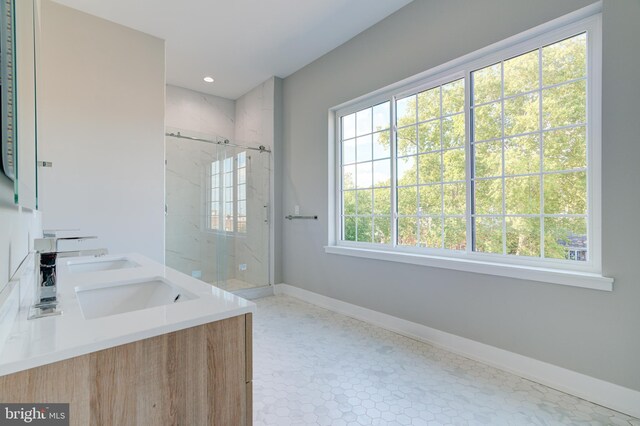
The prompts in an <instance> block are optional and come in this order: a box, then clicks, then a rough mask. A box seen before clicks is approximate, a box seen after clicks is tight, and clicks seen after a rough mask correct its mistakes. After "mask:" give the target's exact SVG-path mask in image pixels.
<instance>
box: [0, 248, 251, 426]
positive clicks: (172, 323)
mask: <svg viewBox="0 0 640 426" xmlns="http://www.w3.org/2000/svg"><path fill="white" fill-rule="evenodd" d="M25 269H26V270H24V271H22V276H23V277H24V276H27V277H29V275H31V277H32V278H33V271H32V270H31V271H29V270H28V269H29V268H28V267H27V268H25ZM31 269H33V268H31ZM21 281H22V282H20V281H19V280H18V281H16V280H14V283H13V286H14V288H11V289H10V290H11V291H12V296H11V297H9V299H8V300H7V301H5V306H4V308H3V309H2V310H1V311H0V318H1V319H2V322H1V323H0V401H2V402H23V403H24V402H38V403H58V402H59V403H69V404H70V424H72V425H88V424H97V425H107V424H118V425H164V424H185V425H196V424H198V425H224V426H226V425H248V424H251V411H252V401H251V395H252V383H251V381H252V368H251V366H252V314H253V313H254V311H255V305H254V304H253V303H251V302H249V301H246V300H244V299H241V298H239V297H237V296H235V295H233V294H231V293H227V292H225V291H223V290H220V289H218V288H216V287H213V286H211V285H209V284H206V283H203V282H201V281H198V280H196V279H193V278H191V277H189V276H186V275H184V274H181V273H179V272H177V271H175V270H173V269H171V268H167V267H165V266H163V265H161V264H158V263H156V262H153V261H151V260H149V259H147V258H145V257H143V256H140V255H136V254H131V255H124V256H102V257H98V258H94V257H84V258H78V257H77V258H66V259H60V260H59V261H58V298H59V301H60V305H59V308H60V309H61V310H62V312H63V313H62V315H57V316H51V317H44V318H38V319H34V320H28V319H27V317H28V311H29V305H30V302H31V300H30V298H32V297H33V294H29V293H30V292H32V290H30V289H29V287H33V281H31V280H30V279H29V278H26V279H25V278H23V279H22V280H21ZM7 303H8V304H9V305H7ZM12 303H13V304H14V305H15V304H16V303H17V304H18V306H19V309H17V308H16V309H14V310H13V311H11V310H10V309H7V306H11V304H12Z"/></svg>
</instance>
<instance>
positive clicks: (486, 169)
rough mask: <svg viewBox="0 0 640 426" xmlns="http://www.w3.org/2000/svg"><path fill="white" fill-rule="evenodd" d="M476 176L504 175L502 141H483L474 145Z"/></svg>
mask: <svg viewBox="0 0 640 426" xmlns="http://www.w3.org/2000/svg"><path fill="white" fill-rule="evenodd" d="M473 153H474V158H475V161H474V166H475V176H476V177H491V176H501V175H502V142H501V141H495V142H482V143H477V144H474V145H473Z"/></svg>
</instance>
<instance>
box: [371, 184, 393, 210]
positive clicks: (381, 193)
mask: <svg viewBox="0 0 640 426" xmlns="http://www.w3.org/2000/svg"><path fill="white" fill-rule="evenodd" d="M373 213H374V214H376V215H390V214H391V188H384V189H374V190H373Z"/></svg>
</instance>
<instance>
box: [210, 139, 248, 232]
mask: <svg viewBox="0 0 640 426" xmlns="http://www.w3.org/2000/svg"><path fill="white" fill-rule="evenodd" d="M209 172H210V174H209V176H208V179H207V184H208V185H207V189H206V194H205V196H206V198H207V199H208V201H207V203H206V205H207V208H208V209H209V211H208V212H207V213H208V214H207V218H208V219H207V220H206V226H207V229H209V230H212V231H224V232H239V233H246V232H247V155H246V152H244V151H243V152H240V153H238V154H237V155H235V156H230V157H226V158H224V159H221V160H216V161H212V162H211V166H210V169H209Z"/></svg>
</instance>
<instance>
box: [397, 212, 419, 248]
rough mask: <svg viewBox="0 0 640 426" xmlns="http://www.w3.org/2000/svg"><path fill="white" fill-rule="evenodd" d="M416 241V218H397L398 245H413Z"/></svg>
mask: <svg viewBox="0 0 640 426" xmlns="http://www.w3.org/2000/svg"><path fill="white" fill-rule="evenodd" d="M417 243H418V218H415V217H401V218H398V245H401V246H415V245H417Z"/></svg>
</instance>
